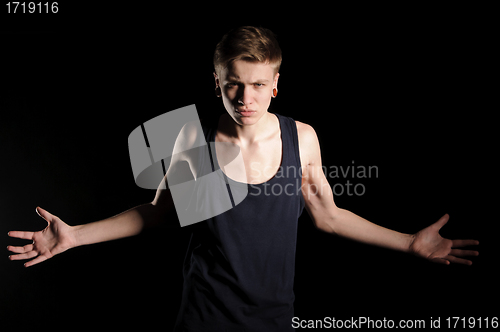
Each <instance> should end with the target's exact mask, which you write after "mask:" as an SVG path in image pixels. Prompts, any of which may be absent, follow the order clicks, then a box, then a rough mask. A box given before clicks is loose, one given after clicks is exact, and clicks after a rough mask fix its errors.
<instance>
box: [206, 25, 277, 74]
mask: <svg viewBox="0 0 500 332" xmlns="http://www.w3.org/2000/svg"><path fill="white" fill-rule="evenodd" d="M236 60H245V61H250V62H262V63H269V64H271V65H272V66H273V67H274V73H277V72H278V71H279V69H280V66H281V49H280V46H279V44H278V41H277V40H276V37H275V36H274V33H273V32H272V31H271V30H269V29H266V28H256V27H252V26H243V27H240V28H236V29H233V30H231V31H229V32H228V33H227V34H225V35H224V37H222V39H221V41H220V42H219V43H218V44H217V46H216V48H215V53H214V67H215V71H216V73H217V74H219V73H220V71H221V70H222V69H224V68H227V67H228V66H229V65H230V64H231V62H233V61H236Z"/></svg>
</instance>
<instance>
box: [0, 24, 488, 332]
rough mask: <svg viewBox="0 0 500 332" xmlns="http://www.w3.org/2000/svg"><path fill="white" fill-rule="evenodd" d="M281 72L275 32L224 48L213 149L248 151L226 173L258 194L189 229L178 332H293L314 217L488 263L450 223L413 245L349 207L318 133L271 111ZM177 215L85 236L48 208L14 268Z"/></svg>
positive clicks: (450, 257)
mask: <svg viewBox="0 0 500 332" xmlns="http://www.w3.org/2000/svg"><path fill="white" fill-rule="evenodd" d="M280 64H281V51H280V48H279V45H278V43H277V41H276V39H275V38H274V36H273V34H272V32H271V31H269V30H267V29H263V28H255V27H241V28H238V29H235V30H232V31H230V32H229V33H228V34H227V35H225V36H224V37H223V39H222V40H221V41H220V43H219V44H218V45H217V48H216V51H215V56H214V66H215V73H214V77H215V90H216V91H215V93H216V95H217V96H218V97H222V101H223V104H224V107H225V109H226V111H227V114H224V115H222V116H221V117H220V118H219V119H216V120H217V121H214V122H215V123H214V125H211V126H206V127H205V128H204V131H203V132H204V135H205V139H206V140H207V142H216V143H230V144H233V145H236V146H238V147H239V149H240V151H241V156H242V160H243V163H244V169H245V170H246V171H245V172H244V174H237V172H236V173H231V169H230V168H229V167H228V168H225V169H224V170H225V171H226V173H227V174H226V175H227V176H228V178H232V179H233V180H236V181H235V182H237V183H239V185H243V186H247V187H248V195H247V196H246V197H245V199H244V200H243V201H242V202H241V203H240V204H238V205H236V206H235V207H234V208H232V209H230V210H228V211H226V212H224V213H222V214H219V215H217V216H215V217H212V218H210V219H208V220H205V221H202V222H199V223H197V224H195V225H193V226H189V227H192V229H193V234H192V237H191V241H190V244H189V248H188V253H187V255H186V260H185V266H184V278H185V281H184V288H183V298H182V303H181V307H180V311H179V316H178V319H177V323H176V330H178V331H288V330H293V327H292V318H293V302H294V294H293V281H294V269H295V266H294V264H295V246H296V237H297V220H298V218H299V216H300V214H301V212H302V210H303V207H304V206H305V208H306V210H307V211H308V213H309V214H310V216H311V218H312V220H313V221H314V223H315V225H316V226H317V227H318V228H319V229H321V230H323V231H325V232H329V233H332V234H337V235H340V236H343V237H346V238H349V239H353V240H356V241H359V242H363V243H367V244H372V245H376V246H381V247H385V248H390V249H394V250H399V251H403V252H407V253H411V254H414V255H417V256H420V257H423V258H426V259H428V260H431V261H433V262H436V263H442V264H450V263H460V264H471V262H470V261H469V260H466V259H463V258H460V257H461V256H475V255H477V254H478V252H477V251H472V250H462V249H458V248H460V247H464V246H468V245H476V244H478V242H477V241H475V240H453V241H452V240H448V239H444V238H442V237H441V236H440V235H439V230H440V229H441V227H443V226H444V225H445V224H446V223H447V221H448V215H445V216H443V217H442V218H441V219H439V220H438V221H437V222H436V223H434V224H433V225H431V226H429V227H427V228H425V229H423V230H421V231H419V232H418V233H416V234H402V233H399V232H396V231H393V230H389V229H386V228H384V227H380V226H378V225H375V224H373V223H371V222H369V221H367V220H365V219H363V218H361V217H359V216H357V215H355V214H354V213H352V212H350V211H347V210H344V209H341V208H339V207H337V206H336V205H335V203H334V199H333V193H332V190H331V187H330V185H329V184H328V181H327V179H326V178H325V175H324V173H323V171H322V168H321V167H322V164H321V152H320V146H319V142H318V138H317V136H316V133H315V131H314V129H313V128H312V127H311V126H309V125H307V124H304V123H301V122H298V121H293V120H292V119H290V118H288V117H285V116H281V115H278V114H272V113H269V112H268V108H269V105H270V103H271V100H272V98H275V97H276V96H277V95H278V79H279V73H278V72H279V67H280ZM180 136H182V133H181V135H180ZM181 139H182V137H181ZM219 152H220V151H216V152H215V153H214V154H213V162H212V169H215V167H216V165H217V163H218V162H221V160H220V157H221V154H220V153H219ZM179 156H180V157H179V158H178V159H179V160H178V161H179V162H176V161H175V160H174V159H173V160H172V164H171V166H170V168H169V170H168V172H167V178H168V179H169V180H168V182H171V181H170V180H171V179H174V178H175V174H176V173H175V170H176V168H177V167H178V166H179V165H180V162H181V161H187V163H188V164H189V165H190V167H191V169H192V170H193V167H192V166H193V161H192V160H190V159H189V156H184V157H182V155H179ZM194 168H196V167H194ZM292 170H295V171H292ZM193 173H196V172H195V171H193ZM193 175H194V178H196V174H193ZM242 175H243V176H242ZM236 178H237V179H236ZM160 188H164V186H163V185H160ZM269 188H279V189H280V190H278V189H276V190H269ZM276 192H279V194H275V193H276ZM173 207H174V205H173V201H172V196H171V194H170V191H169V190H168V189H158V190H157V193H156V196H155V198H154V200H153V201H152V202H151V203H147V204H144V205H141V206H138V207H136V208H133V209H131V210H128V211H126V212H124V213H121V214H119V215H117V216H114V217H112V218H109V219H105V220H102V221H98V222H94V223H90V224H85V225H80V226H74V227H70V226H68V225H67V224H65V223H64V222H63V221H62V220H61V219H59V218H58V217H56V216H55V215H52V214H51V213H49V212H47V211H45V210H43V209H41V208H39V207H38V208H37V209H36V211H37V213H38V214H39V215H40V216H41V217H42V218H44V219H45V220H46V221H47V222H48V224H49V225H48V226H47V228H46V229H44V230H43V231H39V232H19V231H12V232H10V233H9V235H10V236H12V237H17V238H22V239H27V240H33V243H32V244H28V245H26V246H24V247H13V246H9V247H8V249H9V250H10V251H12V252H14V253H16V255H12V256H10V259H12V260H20V259H30V258H33V260H31V261H29V262H27V263H26V264H25V265H26V266H32V265H34V264H37V263H40V262H43V261H44V260H46V259H48V258H51V257H52V256H54V255H56V254H59V253H61V252H63V251H65V250H67V249H70V248H73V247H76V246H80V245H85V244H91V243H97V242H102V241H109V240H113V239H118V238H123V237H127V236H132V235H136V234H139V233H140V232H141V230H142V229H143V228H144V227H146V226H149V225H153V224H157V223H160V222H162V221H164V219H166V217H165V216H166V214H167V212H168V211H169V210H170V209H172V208H173ZM168 222H172V221H168Z"/></svg>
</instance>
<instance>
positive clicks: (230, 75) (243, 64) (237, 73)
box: [221, 60, 274, 81]
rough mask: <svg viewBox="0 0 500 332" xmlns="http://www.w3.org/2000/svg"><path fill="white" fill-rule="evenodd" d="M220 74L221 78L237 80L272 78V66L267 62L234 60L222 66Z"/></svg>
mask: <svg viewBox="0 0 500 332" xmlns="http://www.w3.org/2000/svg"><path fill="white" fill-rule="evenodd" d="M221 75H222V78H223V79H236V80H239V81H256V80H272V79H273V76H274V68H273V66H272V65H270V64H269V63H262V62H250V61H244V60H236V61H233V62H232V63H231V64H230V65H229V66H228V67H227V68H224V69H223V70H222V71H221Z"/></svg>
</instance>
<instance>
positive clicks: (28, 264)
mask: <svg viewBox="0 0 500 332" xmlns="http://www.w3.org/2000/svg"><path fill="white" fill-rule="evenodd" d="M44 260H47V257H45V256H44V255H40V256H38V257H37V258H35V259H32V260H30V261H29V262H27V263H24V267H30V266H33V265H35V264H38V263H41V262H43V261H44Z"/></svg>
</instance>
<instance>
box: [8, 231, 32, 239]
mask: <svg viewBox="0 0 500 332" xmlns="http://www.w3.org/2000/svg"><path fill="white" fill-rule="evenodd" d="M33 234H35V233H33V232H20V231H11V232H9V233H8V235H9V236H10V237H17V238H19V239H24V240H32V239H33Z"/></svg>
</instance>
